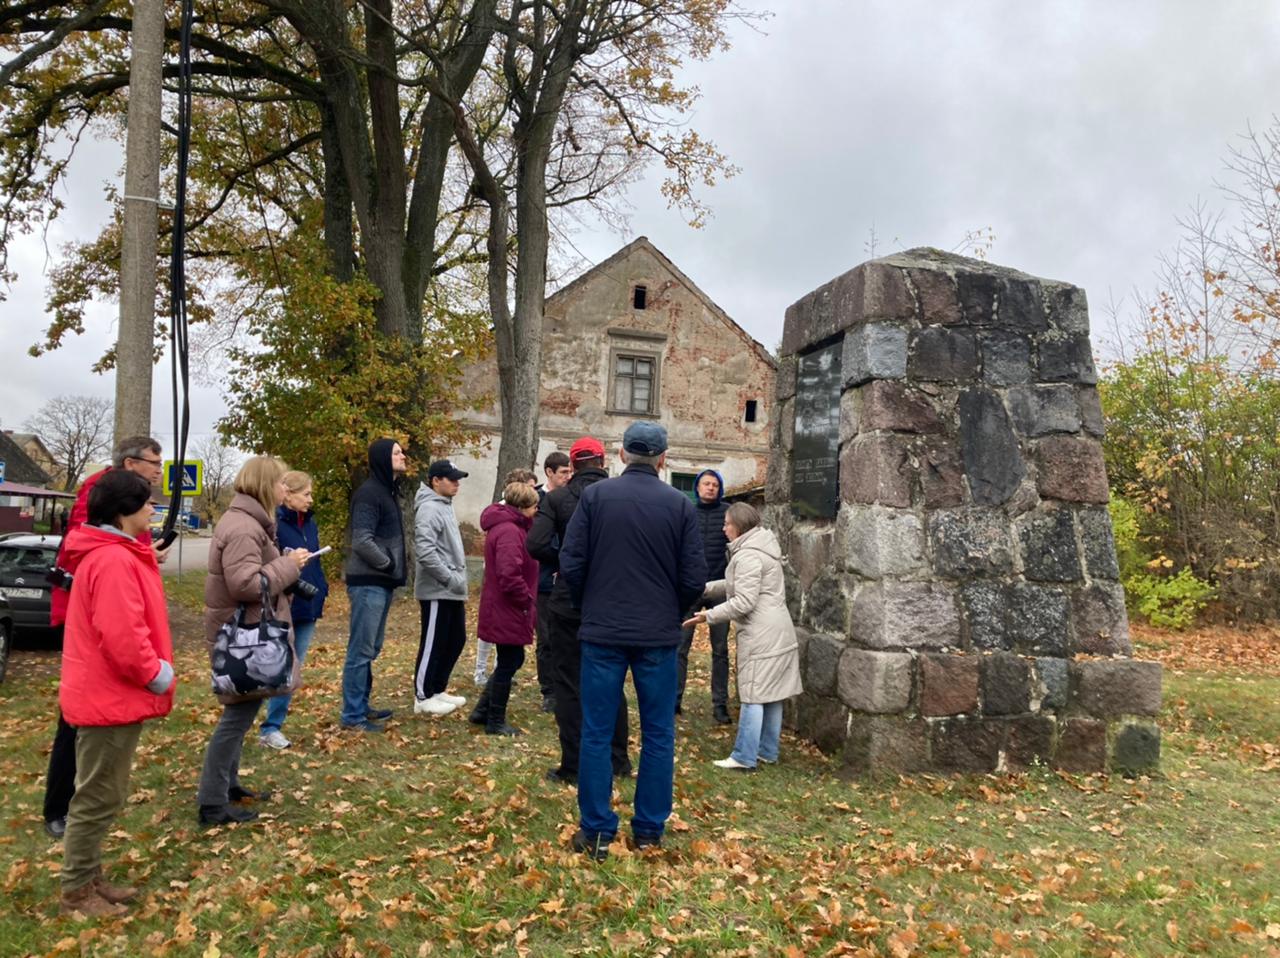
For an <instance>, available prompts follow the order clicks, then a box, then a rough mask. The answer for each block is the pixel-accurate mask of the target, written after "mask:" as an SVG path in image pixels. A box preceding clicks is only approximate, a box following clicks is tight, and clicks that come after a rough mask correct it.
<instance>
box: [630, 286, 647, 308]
mask: <svg viewBox="0 0 1280 958" xmlns="http://www.w3.org/2000/svg"><path fill="white" fill-rule="evenodd" d="M648 296H649V290H648V289H647V288H645V287H644V286H637V287H636V288H635V289H633V290H632V291H631V305H632V306H633V307H635V308H636V309H644V308H645V304H646V303H647V301H648Z"/></svg>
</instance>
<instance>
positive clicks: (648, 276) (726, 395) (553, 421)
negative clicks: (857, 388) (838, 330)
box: [453, 237, 776, 529]
mask: <svg viewBox="0 0 1280 958" xmlns="http://www.w3.org/2000/svg"><path fill="white" fill-rule="evenodd" d="M637 285H642V286H644V287H645V300H646V301H645V308H644V309H636V308H635V307H634V301H633V297H634V290H635V287H636V286H637ZM542 349H543V354H542V356H543V362H542V368H543V374H542V405H541V411H540V420H539V435H540V444H539V450H538V463H539V466H538V468H537V470H536V471H537V472H538V474H539V476H541V475H542V469H541V462H542V460H543V459H544V458H545V457H546V455H547V453H549V452H551V451H552V450H555V449H561V450H564V451H568V449H569V446H570V445H571V444H572V443H573V441H574V440H575V439H577V438H578V437H579V436H581V435H584V434H589V435H593V436H595V437H597V438H598V439H600V440H601V441H602V442H603V443H604V444H605V448H606V449H607V450H608V454H609V461H608V463H607V465H608V468H609V470H610V472H612V473H614V474H617V473H618V472H620V471H621V468H622V466H621V463H620V462H619V461H618V458H617V448H618V446H619V444H620V442H621V439H622V432H623V430H624V429H625V428H626V427H627V425H628V424H629V423H630V422H632V421H633V420H634V419H635V418H637V417H636V416H635V415H633V414H626V413H617V412H613V411H611V410H610V408H609V391H610V389H611V387H612V382H611V378H610V369H611V357H613V356H614V355H615V354H616V353H617V352H619V351H622V352H624V353H631V354H642V355H643V354H652V355H654V356H656V357H657V358H658V362H659V366H658V382H657V414H656V415H655V416H653V417H651V418H654V419H656V420H657V421H660V422H661V423H662V424H663V425H664V426H666V428H667V431H668V434H669V437H670V443H671V448H670V450H669V451H668V455H667V476H666V477H664V478H667V479H670V477H671V474H673V473H683V474H692V473H696V472H698V471H699V470H701V469H703V468H707V467H711V468H715V469H718V470H720V472H721V473H722V474H723V475H724V477H725V484H726V486H727V487H728V488H729V489H730V490H735V489H747V488H752V487H759V486H762V485H763V484H764V480H765V474H766V471H767V468H768V458H769V444H768V439H769V424H768V423H769V417H770V415H771V414H772V409H773V406H774V396H775V394H776V383H775V376H776V367H775V362H774V360H773V358H772V357H771V356H770V355H769V353H768V351H767V350H766V349H765V348H764V347H763V346H762V345H761V344H760V343H757V342H756V341H755V340H753V339H752V338H751V337H750V336H749V335H747V334H746V333H745V332H744V331H743V330H742V329H741V328H740V327H738V326H737V324H735V323H734V322H733V320H732V319H730V318H729V317H728V316H727V315H726V314H725V313H724V312H723V311H722V310H720V309H719V307H717V306H716V305H715V304H714V302H712V301H711V300H710V299H709V298H708V297H707V296H706V294H705V293H703V292H702V291H701V290H700V289H698V287H697V286H696V285H695V284H694V283H693V282H692V281H691V280H690V279H689V278H688V277H687V276H685V275H684V274H683V273H682V272H681V271H680V270H679V269H678V268H677V267H676V266H675V265H674V264H673V263H672V262H671V261H670V260H669V259H667V257H666V256H664V255H663V254H662V253H661V251H659V250H658V249H656V248H655V247H654V246H653V245H652V244H651V243H650V242H649V241H648V240H647V239H645V238H644V237H640V238H639V239H637V240H636V241H634V242H632V243H630V244H629V245H627V246H626V247H624V248H623V249H621V250H620V251H619V252H618V253H616V254H615V255H614V256H612V257H610V258H609V259H607V260H605V261H604V262H603V263H601V264H600V265H599V266H597V267H595V268H594V269H591V270H589V271H587V272H586V273H584V274H583V275H582V276H581V277H579V278H578V279H577V280H575V281H574V282H572V283H570V284H569V285H568V286H566V287H564V288H563V289H562V290H560V291H559V292H557V293H556V294H555V295H553V296H552V297H551V298H550V299H548V300H547V306H546V319H545V323H544V327H543V347H542ZM497 391H498V376H497V364H496V361H495V360H494V359H493V358H492V357H491V358H489V359H488V360H486V361H484V362H482V363H479V364H476V365H475V366H473V367H472V368H470V369H469V370H467V371H466V375H465V379H464V386H463V393H464V394H465V395H468V396H479V395H489V396H492V397H494V400H495V401H494V402H493V403H491V404H490V405H488V406H487V407H486V408H485V409H483V410H480V411H471V410H468V411H465V412H463V413H462V414H461V416H462V418H464V419H465V420H466V421H467V422H468V423H469V424H471V425H472V426H473V427H475V428H478V429H480V430H482V431H483V432H484V434H485V441H484V443H483V444H482V445H481V447H480V448H478V449H475V450H459V451H457V452H456V453H455V454H454V456H453V458H454V460H455V462H457V463H458V465H459V466H460V467H461V468H462V469H464V470H466V471H468V472H469V473H471V475H470V476H469V477H468V478H467V479H466V480H464V482H463V484H462V490H461V491H460V492H459V494H458V498H457V499H456V500H455V507H456V508H457V510H458V515H459V519H460V521H462V522H463V523H464V526H470V527H471V528H472V529H474V528H475V527H476V526H478V522H479V516H480V512H481V510H482V509H483V508H484V507H485V506H487V505H488V504H489V502H490V494H491V492H492V490H493V484H494V480H495V477H496V470H497V461H498V445H499V443H498V439H497V433H498V430H499V426H500V417H499V413H498V408H497V403H496V397H497ZM748 400H753V401H754V402H755V403H756V409H755V421H754V422H747V421H746V417H745V411H746V406H747V402H748Z"/></svg>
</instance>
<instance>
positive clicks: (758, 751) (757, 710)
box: [731, 702, 782, 768]
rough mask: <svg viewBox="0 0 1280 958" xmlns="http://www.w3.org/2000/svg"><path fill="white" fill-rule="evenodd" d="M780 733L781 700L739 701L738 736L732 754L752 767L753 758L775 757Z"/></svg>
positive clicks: (764, 759)
mask: <svg viewBox="0 0 1280 958" xmlns="http://www.w3.org/2000/svg"><path fill="white" fill-rule="evenodd" d="M781 735H782V703H781V702H770V703H768V704H767V705H761V704H760V703H759V702H743V703H742V708H741V709H740V710H739V711H738V740H737V741H736V742H734V743H733V755H732V756H731V758H733V759H734V760H735V761H737V762H740V763H742V764H743V765H749V766H751V767H752V768H755V767H756V760H757V758H758V759H760V760H761V761H765V762H776V761H777V760H778V739H779V737H781Z"/></svg>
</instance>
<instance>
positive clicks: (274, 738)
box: [258, 729, 293, 748]
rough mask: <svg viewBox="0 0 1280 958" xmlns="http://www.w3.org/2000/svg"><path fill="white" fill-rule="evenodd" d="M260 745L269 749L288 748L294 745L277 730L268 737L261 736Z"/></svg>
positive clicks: (269, 733) (259, 738)
mask: <svg viewBox="0 0 1280 958" xmlns="http://www.w3.org/2000/svg"><path fill="white" fill-rule="evenodd" d="M258 744H259V745H265V746H266V747H267V748H288V747H289V746H290V745H292V744H293V743H292V742H290V741H289V740H288V739H287V738H285V737H284V733H283V732H281V731H280V730H279V729H276V730H274V731H271V732H268V733H267V734H266V735H259V736H258Z"/></svg>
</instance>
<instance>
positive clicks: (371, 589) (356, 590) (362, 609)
mask: <svg viewBox="0 0 1280 958" xmlns="http://www.w3.org/2000/svg"><path fill="white" fill-rule="evenodd" d="M391 595H392V590H391V589H385V588H383V587H382V586H380V585H351V586H347V596H348V597H349V598H350V600H351V636H350V638H348V639H347V663H346V665H345V666H343V669H342V724H343V725H359V724H360V723H361V722H363V721H365V720H366V719H367V718H368V717H369V693H370V692H372V691H373V660H374V659H376V658H377V657H378V655H379V653H381V652H382V641H383V639H384V638H385V637H386V634H387V612H388V611H389V610H390V609H391Z"/></svg>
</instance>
